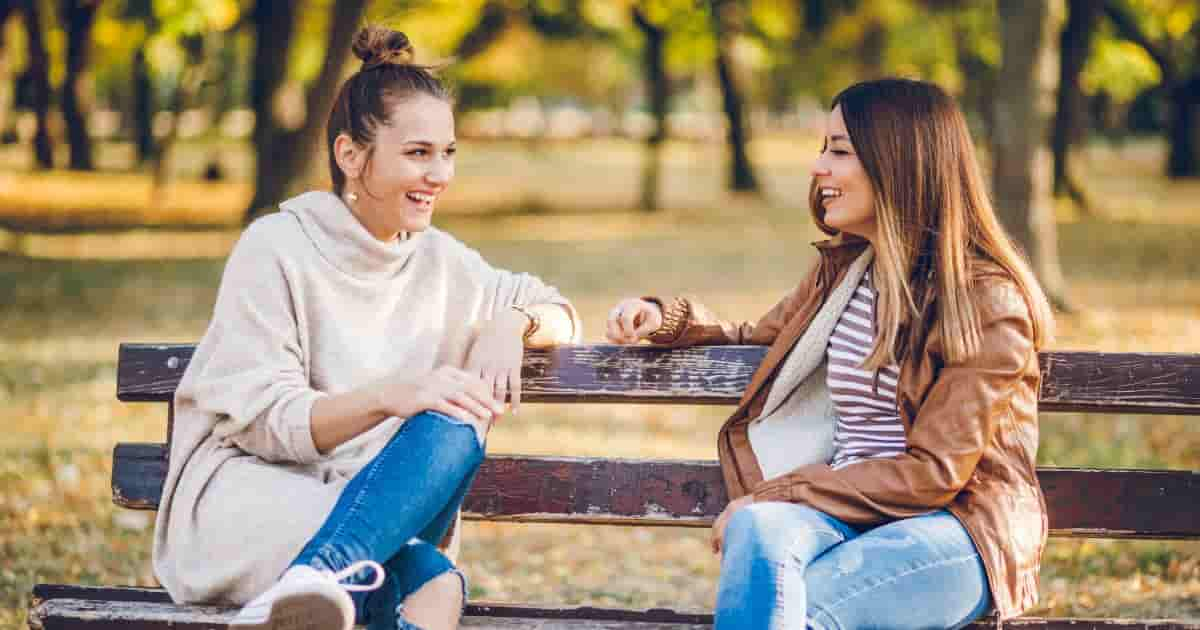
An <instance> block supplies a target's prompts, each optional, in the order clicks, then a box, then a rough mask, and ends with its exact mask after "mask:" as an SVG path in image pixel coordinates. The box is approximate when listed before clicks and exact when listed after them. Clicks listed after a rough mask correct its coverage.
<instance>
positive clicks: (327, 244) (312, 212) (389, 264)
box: [279, 191, 421, 280]
mask: <svg viewBox="0 0 1200 630" xmlns="http://www.w3.org/2000/svg"><path fill="white" fill-rule="evenodd" d="M279 207H280V208H281V209H283V211H284V212H290V213H292V214H293V215H295V216H296V218H297V219H299V220H300V226H301V227H302V228H303V229H304V232H305V234H307V235H308V238H309V239H310V240H311V241H312V243H313V245H314V246H315V247H316V248H317V251H319V252H320V253H321V256H323V257H324V258H325V259H326V260H328V261H329V262H330V263H331V264H332V265H333V266H334V267H337V268H338V269H339V270H341V271H342V272H344V273H346V274H348V275H351V276H355V277H358V278H363V279H367V280H382V279H385V278H391V277H394V276H395V275H396V274H398V273H400V272H401V271H402V270H403V269H404V266H405V264H406V263H407V262H408V260H409V259H410V258H411V257H412V255H413V252H414V251H415V250H416V248H417V243H418V241H420V239H421V233H420V232H410V233H409V234H408V238H405V239H401V238H397V239H395V240H393V241H391V242H389V243H385V242H383V241H380V240H379V239H377V238H375V237H374V236H372V235H371V233H370V232H368V231H367V228H366V227H365V226H363V224H362V223H361V222H360V221H359V220H358V218H357V217H355V216H354V213H353V212H351V211H350V208H348V207H347V206H346V204H345V203H343V202H342V200H341V198H340V197H338V196H337V195H335V194H333V193H331V192H326V191H314V192H307V193H304V194H301V195H298V196H296V197H292V198H291V199H288V200H287V201H285V202H283V203H282V204H280V205H279Z"/></svg>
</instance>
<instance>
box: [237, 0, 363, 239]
mask: <svg viewBox="0 0 1200 630" xmlns="http://www.w3.org/2000/svg"><path fill="white" fill-rule="evenodd" d="M279 4H288V3H272V2H269V0H259V2H258V4H257V5H256V7H255V13H256V24H262V22H258V20H257V16H258V14H259V13H261V11H260V7H263V5H269V6H266V7H265V11H266V12H267V13H270V12H271V8H272V7H278V5H279ZM366 5H367V3H366V0H343V1H342V2H339V3H337V5H335V6H333V7H331V8H330V11H331V16H330V25H329V34H328V38H327V40H326V46H325V61H324V63H323V64H322V66H321V72H320V73H319V74H318V75H317V78H316V80H315V81H314V82H313V84H312V85H311V86H309V88H308V92H307V93H306V96H305V116H304V124H303V125H302V126H301V127H300V128H299V129H296V130H283V129H280V128H279V127H278V126H277V125H275V124H274V121H273V119H272V118H271V116H270V113H271V111H270V110H271V108H270V104H271V100H272V98H271V96H273V94H274V91H275V89H278V87H279V84H280V81H279V80H278V79H275V80H273V86H271V90H270V94H263V93H260V92H259V89H265V88H266V87H267V86H266V85H263V86H262V87H260V88H259V89H256V90H255V91H254V92H253V97H252V98H253V100H254V110H255V115H256V121H257V122H256V125H255V133H254V135H255V148H256V150H257V153H258V156H257V164H258V167H257V173H256V176H255V190H254V199H253V200H252V201H251V202H250V207H249V208H247V209H246V216H245V222H246V223H249V222H250V221H252V220H254V218H255V217H256V216H258V214H259V213H260V211H261V210H263V209H265V208H267V207H272V206H274V205H276V204H278V203H279V202H280V201H282V200H283V198H284V197H285V196H286V195H287V193H288V188H289V187H290V186H291V185H292V183H293V182H294V181H295V180H296V179H297V178H298V177H300V176H301V175H302V174H303V173H304V172H305V170H306V168H307V166H308V164H309V161H310V160H312V159H313V158H314V156H315V155H316V148H317V144H318V139H319V137H320V134H321V130H322V129H324V127H325V122H326V118H328V116H329V110H330V109H331V108H332V106H333V99H334V97H335V96H336V90H337V88H338V84H339V83H340V80H341V78H342V70H343V69H344V67H345V61H346V55H347V54H348V53H349V52H350V43H351V42H350V40H351V38H352V37H353V36H354V31H355V29H357V28H358V25H359V22H360V21H361V20H362V16H363V13H364V11H365V10H366ZM288 11H289V12H290V11H293V9H288ZM292 17H294V16H289V18H288V26H287V28H288V39H289V40H290V38H291V29H292V25H293V24H294V19H292ZM264 32H270V33H271V34H272V37H270V38H264V37H263V35H262V34H263V33H264ZM274 33H275V32H274V31H271V30H268V31H264V30H261V26H260V30H259V31H258V34H257V39H258V41H259V44H258V45H257V47H256V58H257V57H258V55H259V54H261V53H262V52H263V51H262V46H263V45H264V44H265V45H266V46H268V47H270V46H271V45H272V44H275V43H276V39H275V37H274ZM263 40H267V41H265V42H264V41H263ZM263 67H267V68H272V69H273V70H272V71H273V72H274V73H275V74H276V75H279V76H282V75H284V74H285V73H284V72H282V71H281V69H282V68H284V67H285V66H284V65H282V64H281V65H277V66H262V65H258V64H256V68H263ZM262 78H263V77H262V76H261V74H259V73H257V72H256V76H255V83H256V84H258V82H259V80H260V79H262ZM260 112H262V113H260ZM259 116H263V117H259ZM264 123H265V124H266V125H269V127H270V134H269V135H268V138H267V142H266V143H260V142H259V141H258V136H259V130H260V127H262V126H263V125H264ZM264 135H267V134H264ZM269 162H271V163H270V167H269V168H267V165H268V163H269Z"/></svg>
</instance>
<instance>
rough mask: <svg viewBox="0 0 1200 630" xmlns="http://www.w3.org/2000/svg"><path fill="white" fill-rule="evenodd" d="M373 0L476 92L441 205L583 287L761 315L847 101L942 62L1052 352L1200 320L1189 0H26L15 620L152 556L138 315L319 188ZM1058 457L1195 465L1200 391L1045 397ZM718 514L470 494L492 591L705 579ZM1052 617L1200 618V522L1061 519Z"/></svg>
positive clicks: (1184, 344) (12, 289)
mask: <svg viewBox="0 0 1200 630" xmlns="http://www.w3.org/2000/svg"><path fill="white" fill-rule="evenodd" d="M366 20H374V21H382V22H384V23H386V24H388V25H391V26H393V27H396V28H398V29H400V30H404V31H406V32H407V33H408V34H409V35H410V37H411V38H412V40H413V42H414V44H415V45H416V48H417V52H418V59H419V60H421V61H424V62H429V63H435V64H444V65H445V69H444V70H443V74H444V75H445V76H446V77H447V78H448V79H449V80H450V81H451V82H452V84H453V86H454V89H455V92H456V94H457V102H456V109H457V115H458V132H459V137H460V152H459V157H458V177H457V179H456V180H455V182H454V183H453V185H452V186H451V189H450V191H449V192H448V193H446V195H445V196H444V198H443V199H442V200H440V201H439V207H438V209H437V215H436V216H435V224H437V225H438V226H439V227H441V228H443V229H445V230H448V231H450V232H451V233H452V234H454V235H456V236H457V237H459V238H460V239H462V240H464V241H465V242H466V243H468V244H469V245H471V246H472V247H475V248H477V249H478V250H479V251H481V252H482V253H483V255H484V256H485V257H486V258H487V259H489V260H490V261H492V262H493V263H495V264H497V265H499V266H503V267H507V268H511V269H516V270H524V271H530V272H533V273H536V274H538V275H540V276H541V277H543V278H544V279H546V280H547V281H548V282H550V283H552V284H554V285H556V286H558V287H559V288H560V289H561V290H562V291H563V292H564V293H565V294H567V295H568V296H570V297H571V298H572V299H573V300H574V301H575V303H576V304H577V305H578V307H579V310H580V312H581V313H582V315H583V317H584V319H585V326H586V329H585V335H584V336H585V341H588V342H598V341H600V340H601V338H602V334H603V329H602V322H603V318H604V316H605V313H606V311H607V309H608V308H609V307H610V306H611V305H612V303H614V301H615V300H617V299H618V298H620V297H624V296H627V295H638V294H644V293H647V292H650V293H661V294H670V293H678V292H686V293H690V294H694V295H697V296H700V297H702V298H703V301H704V302H706V303H707V304H709V305H711V306H713V307H714V308H715V309H716V310H717V311H718V312H720V313H722V314H724V315H725V316H727V317H730V318H735V319H754V318H756V317H757V316H759V315H760V314H761V313H763V312H764V311H765V310H766V309H767V308H769V307H770V305H772V304H773V303H774V302H775V301H776V300H777V299H778V298H779V297H780V296H782V295H783V294H784V293H785V292H786V291H787V290H788V289H789V288H790V287H791V286H792V284H793V283H795V282H796V281H797V279H798V278H799V277H800V275H801V274H802V273H803V271H804V270H805V268H806V267H807V265H808V264H810V263H811V261H812V260H813V257H814V253H813V251H812V248H811V247H809V245H808V243H809V242H811V241H813V240H815V239H816V238H818V237H819V234H817V232H816V231H815V230H814V228H813V227H812V224H811V219H810V218H809V215H808V209H807V194H806V193H807V189H808V181H809V168H810V166H811V163H812V160H813V158H814V157H815V156H816V154H817V151H818V149H819V142H820V140H819V137H820V135H819V134H820V133H821V128H822V124H823V118H822V116H823V111H824V109H825V107H826V105H827V103H828V102H829V99H830V98H831V97H832V95H833V94H836V92H837V91H839V90H840V89H841V88H843V87H845V86H847V85H849V84H850V83H852V82H854V81H856V80H860V79H865V78H871V77H878V76H887V75H898V76H908V77H916V78H924V79H928V80H932V81H936V82H937V83H939V84H940V85H942V86H944V87H945V88H946V89H947V90H949V91H950V92H951V93H953V94H954V95H955V96H956V97H957V98H958V99H959V102H960V103H961V104H962V106H963V108H964V109H965V110H966V112H967V114H968V117H969V119H970V122H971V125H972V130H973V133H974V135H975V139H976V142H977V146H978V148H979V152H980V157H981V160H982V161H983V163H984V164H985V166H986V168H987V169H988V173H989V181H992V182H993V196H994V197H995V199H996V201H997V205H998V208H999V210H1000V212H1001V214H1002V217H1003V218H1004V220H1005V221H1006V223H1007V224H1008V225H1009V226H1010V228H1011V229H1012V230H1013V231H1014V233H1016V234H1017V235H1018V236H1019V238H1020V240H1021V242H1022V244H1023V246H1024V247H1025V248H1026V250H1027V251H1029V252H1030V254H1031V258H1032V259H1033V261H1034V263H1035V266H1036V267H1037V270H1038V273H1039V275H1040V276H1041V277H1042V279H1043V282H1044V283H1046V285H1047V287H1048V288H1050V289H1051V292H1052V293H1053V295H1054V298H1055V301H1056V303H1057V304H1058V305H1059V306H1060V307H1061V308H1062V312H1061V313H1060V316H1059V328H1060V330H1059V336H1058V339H1057V340H1056V342H1055V343H1054V346H1053V347H1054V348H1056V349H1077V350H1104V351H1156V352H1197V351H1200V341H1197V340H1198V339H1200V274H1198V273H1197V272H1198V271H1200V259H1198V258H1197V257H1196V256H1195V251H1196V243H1197V242H1200V207H1198V205H1200V8H1198V7H1197V3H1195V2H1193V1H1190V0H1096V1H1090V0H1070V1H1066V0H1012V1H1008V0H993V1H987V0H962V1H952V0H894V1H884V0H713V1H711V2H704V1H697V0H637V1H635V0H464V1H462V2H450V1H439V0H431V1H429V2H416V1H410V2H404V1H400V0H390V1H384V0H369V1H368V0H344V1H341V2H336V3H335V2H333V1H332V0H303V1H297V2H283V1H279V2H273V1H270V0H102V1H101V0H5V1H4V2H0V425H2V426H3V430H2V431H0V627H13V628H18V627H24V625H25V611H26V606H27V604H28V598H29V593H30V590H31V587H32V585H33V584H34V583H35V582H73V583H87V584H143V585H152V584H154V578H153V575H152V572H151V570H150V567H149V549H150V538H151V535H152V519H151V517H152V515H151V514H150V513H140V512H130V511H125V510H120V509H117V508H115V507H114V506H113V505H112V503H111V498H110V488H109V474H110V466H111V451H112V447H113V445H114V444H115V443H117V442H121V441H151V442H153V441H161V440H162V439H163V437H164V435H163V433H164V428H165V427H164V424H165V423H164V417H163V416H164V414H163V411H162V409H161V407H160V406H158V405H137V404H125V403H119V402H117V401H116V399H115V395H114V393H115V365H116V349H117V345H118V344H119V343H120V342H125V341H141V342H169V341H174V342H193V341H196V340H198V339H199V337H200V335H201V334H202V333H203V331H204V329H205V326H206V325H207V322H208V318H209V316H210V314H211V309H212V304H213V299H214V297H215V291H216V287H217V285H218V282H219V280H220V274H221V269H222V265H223V262H224V257H225V256H226V255H227V254H228V251H229V248H230V247H231V246H232V243H233V242H234V241H235V240H236V238H237V236H238V234H239V232H240V229H241V227H242V226H243V225H245V223H246V222H247V221H249V220H251V219H252V218H253V217H254V216H257V215H259V214H261V213H263V212H268V211H270V210H271V208H272V206H273V205H274V204H275V203H277V202H278V201H279V200H281V199H283V198H286V196H288V195H289V194H291V193H293V192H296V191H300V190H304V189H307V188H312V187H320V186H324V185H326V184H325V181H326V178H327V175H326V174H325V169H326V166H325V158H324V155H323V153H322V151H323V147H321V146H320V141H319V140H318V137H319V136H320V135H321V132H322V129H321V127H322V125H323V124H324V113H325V112H326V111H327V110H328V107H329V102H330V100H331V98H332V90H333V88H334V87H335V86H336V85H337V83H338V82H339V81H340V79H341V78H343V77H345V76H346V75H347V73H349V72H352V71H353V70H354V64H351V63H350V59H349V55H348V54H347V52H348V44H349V36H350V34H351V33H353V31H354V30H355V29H356V28H357V27H358V26H359V25H361V24H362V23H363V22H364V21H366ZM726 411H727V409H724V408H703V409H697V408H684V407H671V406H615V405H605V406H586V405H574V406H571V407H569V408H568V407H556V406H553V405H530V406H527V407H526V408H525V411H524V412H523V413H522V414H521V415H520V416H518V417H509V418H506V419H504V420H503V421H502V422H501V424H500V425H499V426H498V427H497V429H496V430H495V432H494V433H493V437H492V440H491V445H490V449H491V451H492V452H494V453H526V454H557V455H604V456H626V457H670V458H692V459H712V458H715V455H716V452H715V450H716V449H715V440H714V436H715V432H716V429H717V428H718V426H719V425H720V422H721V421H722V420H723V418H724V415H723V414H724V413H725V412H726ZM1042 427H1043V434H1042V443H1041V449H1040V454H1039V463H1040V464H1042V465H1054V466H1102V467H1160V468H1183V469H1191V470H1196V469H1200V433H1198V432H1197V431H1196V430H1195V428H1194V427H1195V424H1194V421H1189V420H1187V419H1186V418H1182V417H1169V416H1167V417H1164V416H1159V417H1153V418H1151V417H1138V416H1131V415H1086V414H1046V415H1044V416H1043V420H1042ZM707 537H708V532H707V530H699V529H679V528H637V529H633V528H617V527H604V526H569V527H568V526H555V525H516V524H499V523H486V524H485V523H469V524H467V525H466V536H465V541H464V546H463V555H462V562H463V565H464V566H465V568H466V571H467V573H468V574H469V576H470V579H471V584H472V587H471V596H472V597H474V598H481V599H494V600H502V601H512V602H545V603H571V604H575V603H581V604H595V605H619V606H636V607H652V606H666V607H672V608H684V609H697V608H707V607H709V606H711V603H712V599H713V594H714V585H715V576H716V571H717V564H716V559H715V558H714V557H713V556H712V555H711V554H710V552H709V551H708V545H707ZM1032 612H1033V613H1036V614H1053V615H1069V616H1080V617H1105V616H1125V617H1134V616H1136V617H1143V618H1147V617H1150V618H1153V617H1173V618H1182V619H1190V620H1193V621H1194V620H1198V619H1200V543H1195V542H1188V543H1180V542H1128V541H1099V540H1064V539H1057V540H1052V541H1051V543H1050V546H1049V548H1048V550H1047V553H1046V558H1045V564H1044V569H1043V586H1042V600H1041V604H1040V605H1039V607H1038V608H1037V609H1036V610H1035V611H1032Z"/></svg>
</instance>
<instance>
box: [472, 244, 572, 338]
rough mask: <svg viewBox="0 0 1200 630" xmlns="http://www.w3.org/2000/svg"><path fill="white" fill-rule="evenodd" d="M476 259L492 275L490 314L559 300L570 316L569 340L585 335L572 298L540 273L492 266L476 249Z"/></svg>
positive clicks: (488, 274) (556, 302) (554, 302)
mask: <svg viewBox="0 0 1200 630" xmlns="http://www.w3.org/2000/svg"><path fill="white" fill-rule="evenodd" d="M472 257H473V258H474V259H475V263H476V264H477V265H479V266H480V269H481V270H482V271H483V273H484V274H485V276H486V277H488V278H489V283H488V284H489V292H490V298H491V299H490V300H489V301H490V303H491V312H489V313H488V314H487V316H488V317H489V318H491V317H495V316H496V315H498V314H499V313H500V312H501V311H502V310H504V309H506V308H510V307H512V306H513V305H517V306H533V305H535V304H557V305H559V306H561V307H563V309H565V310H566V312H567V315H568V316H569V317H570V318H571V333H572V334H571V340H570V343H579V342H580V340H581V339H582V338H583V322H582V320H581V319H580V318H579V313H578V312H576V310H575V306H574V305H572V304H571V301H570V300H568V299H567V298H565V297H563V295H562V294H561V293H559V291H558V289H556V288H554V287H553V286H550V285H548V284H546V283H545V282H543V281H542V280H541V279H540V278H538V277H537V276H534V275H532V274H529V273H516V272H512V271H507V270H504V269H498V268H496V267H493V266H491V265H490V264H488V263H487V262H486V261H484V260H483V258H482V257H480V256H479V255H478V254H477V253H474V252H472Z"/></svg>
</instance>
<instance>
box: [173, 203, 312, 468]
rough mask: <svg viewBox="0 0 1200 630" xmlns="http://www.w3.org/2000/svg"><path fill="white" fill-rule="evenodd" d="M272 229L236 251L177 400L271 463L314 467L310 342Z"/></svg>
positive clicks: (257, 231)
mask: <svg viewBox="0 0 1200 630" xmlns="http://www.w3.org/2000/svg"><path fill="white" fill-rule="evenodd" d="M269 227H270V225H269V224H267V223H266V221H265V220H260V221H259V222H257V223H255V224H254V225H251V226H250V227H249V228H248V229H247V230H246V232H245V233H244V234H243V235H242V238H241V239H240V240H239V241H238V244H237V245H236V246H235V248H234V251H233V253H232V254H231V255H230V258H229V261H228V263H227V264H226V267H225V273H224V276H223V277H222V279H221V286H220V289H219V290H218V293H217V303H216V308H215V310H214V313H213V319H212V323H211V324H210V326H209V329H208V332H207V333H205V335H204V338H203V339H202V340H201V342H200V345H199V347H197V349H196V353H195V355H194V356H193V359H192V363H191V364H190V365H189V366H188V374H187V375H185V379H184V380H185V382H186V385H187V386H186V387H184V385H183V384H181V386H180V387H181V390H180V392H179V394H177V396H183V397H187V398H190V402H191V403H192V404H193V405H194V406H195V407H197V408H198V409H200V410H202V411H204V412H206V413H208V414H210V415H211V416H212V417H214V418H215V423H214V428H213V432H214V434H216V435H217V436H218V437H221V438H224V439H225V440H226V441H228V442H231V443H232V444H235V445H236V446H238V447H239V448H241V449H242V450H244V451H246V452H248V453H250V454H252V455H256V456H258V457H261V458H262V459H264V460H267V461H270V462H297V463H311V462H314V461H317V460H319V459H320V458H321V455H320V453H319V452H318V451H317V449H316V446H315V444H313V439H312V430H311V426H310V416H311V412H312V406H313V403H314V402H315V401H316V400H317V399H318V398H319V397H321V396H323V394H322V393H320V392H318V391H316V390H314V389H313V388H312V387H310V386H309V380H308V369H307V366H306V358H305V357H306V354H305V343H304V341H303V339H302V335H301V332H300V327H299V325H298V323H297V316H296V309H295V308H294V303H293V295H292V292H291V289H290V287H289V283H288V281H287V276H286V274H285V273H284V264H283V260H282V259H281V256H280V254H279V252H277V251H276V249H275V248H273V247H272V239H271V233H270V230H269Z"/></svg>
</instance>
